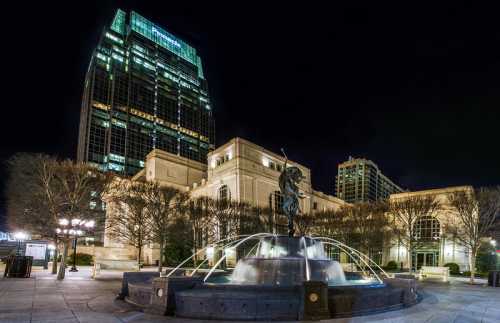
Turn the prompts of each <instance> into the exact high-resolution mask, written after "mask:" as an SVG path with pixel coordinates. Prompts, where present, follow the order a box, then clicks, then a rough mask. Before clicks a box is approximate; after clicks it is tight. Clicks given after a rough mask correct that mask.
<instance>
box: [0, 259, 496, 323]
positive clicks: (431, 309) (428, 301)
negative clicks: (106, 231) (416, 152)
mask: <svg viewBox="0 0 500 323" xmlns="http://www.w3.org/2000/svg"><path fill="white" fill-rule="evenodd" d="M120 277H121V273H119V272H105V271H104V272H103V273H102V274H101V276H100V277H99V279H98V280H92V279H91V278H90V269H89V268H84V267H83V268H81V269H80V272H78V273H68V274H67V277H66V279H65V280H64V281H61V282H60V281H57V280H55V277H54V276H53V275H51V274H49V273H48V271H43V270H35V271H34V272H33V274H32V278H29V279H17V278H0V322H1V323H4V322H13V323H14V322H15V323H21V322H23V323H24V322H32V323H36V322H40V323H42V322H44V323H47V322H58V323H70V322H71V323H77V322H80V323H87V322H88V323H90V322H92V323H94V322H95V323H108V322H110V323H111V322H113V323H125V322H127V323H129V322H130V323H138V322H186V323H188V322H193V320H187V319H179V318H174V317H162V316H153V315H148V314H144V313H142V312H140V311H138V310H136V309H135V308H133V307H131V306H128V305H127V304H126V303H124V302H121V301H116V300H115V296H116V294H117V293H118V290H119V289H120V284H121V281H120ZM480 282H481V283H483V284H481V285H474V286H471V285H469V284H467V283H465V282H464V280H463V279H462V280H461V279H453V281H452V282H451V284H443V283H439V282H426V283H424V284H421V285H420V290H421V292H422V296H423V299H422V301H421V302H420V303H419V304H417V305H415V306H413V307H410V308H407V309H403V310H399V311H393V312H385V313H380V314H374V315H369V316H363V317H355V318H349V319H335V320H327V321H325V322H443V323H444V322H457V323H458V322H478V323H479V322H484V323H488V322H500V288H491V287H487V286H485V285H484V280H481V281H480Z"/></svg>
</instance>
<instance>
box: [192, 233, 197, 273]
mask: <svg viewBox="0 0 500 323" xmlns="http://www.w3.org/2000/svg"><path fill="white" fill-rule="evenodd" d="M196 234H197V231H196V226H194V225H193V254H194V256H193V264H194V267H195V268H196V265H197V262H198V255H197V254H196V251H197V250H196Z"/></svg>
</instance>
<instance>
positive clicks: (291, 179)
mask: <svg viewBox="0 0 500 323" xmlns="http://www.w3.org/2000/svg"><path fill="white" fill-rule="evenodd" d="M282 151H283V150H282ZM283 154H285V152H284V151H283ZM285 157H286V155H285ZM287 161H288V158H287V159H285V166H284V167H283V171H282V172H281V175H280V178H279V185H280V191H281V194H282V195H283V212H284V213H285V214H286V216H287V217H288V236H290V237H293V234H294V233H295V230H294V228H293V218H294V217H295V216H296V215H297V214H299V213H300V209H299V198H300V199H302V198H304V197H305V196H304V195H303V194H302V193H300V192H299V186H298V185H299V183H300V181H302V179H304V176H303V175H302V171H301V170H300V169H299V168H298V167H296V166H291V167H287V165H286V164H287Z"/></svg>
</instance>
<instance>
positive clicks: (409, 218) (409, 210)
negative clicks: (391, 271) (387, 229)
mask: <svg viewBox="0 0 500 323" xmlns="http://www.w3.org/2000/svg"><path fill="white" fill-rule="evenodd" d="M440 207H441V205H440V203H439V201H437V200H436V197H435V195H415V196H408V197H406V196H405V197H402V198H398V199H394V200H391V201H389V212H390V214H391V215H392V223H391V226H392V229H393V231H394V233H395V234H397V235H399V237H400V238H401V244H402V245H403V246H404V247H405V248H406V251H407V262H408V267H409V271H410V272H411V271H412V268H413V267H412V253H413V251H414V250H415V249H416V248H418V246H419V245H420V243H421V241H420V240H419V239H417V235H416V233H417V232H416V226H415V223H416V221H417V220H418V219H420V218H421V217H423V216H434V215H435V213H436V212H437V211H438V210H439V209H440Z"/></svg>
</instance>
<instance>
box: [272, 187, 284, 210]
mask: <svg viewBox="0 0 500 323" xmlns="http://www.w3.org/2000/svg"><path fill="white" fill-rule="evenodd" d="M269 204H270V207H271V209H272V210H273V211H274V212H276V213H283V195H282V194H281V192H280V191H274V192H273V193H271V196H270V197H269Z"/></svg>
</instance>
